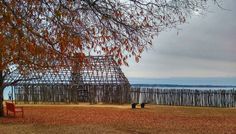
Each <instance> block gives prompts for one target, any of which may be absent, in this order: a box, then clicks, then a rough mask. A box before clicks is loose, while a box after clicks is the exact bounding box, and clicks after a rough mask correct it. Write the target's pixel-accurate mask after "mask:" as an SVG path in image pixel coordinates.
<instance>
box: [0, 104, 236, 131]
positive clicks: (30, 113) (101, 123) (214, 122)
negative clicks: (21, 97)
mask: <svg viewBox="0 0 236 134" xmlns="http://www.w3.org/2000/svg"><path fill="white" fill-rule="evenodd" d="M23 106H24V111H25V117H24V118H21V117H20V114H19V115H18V116H17V118H13V117H4V118H0V133H1V134H32V133H34V134H41V133H42V134H54V133H58V134H60V133H62V134H73V133H79V134H81V133H82V134H83V133H99V134H103V133H112V134H113V133H115V134H116V133H124V134H126V133H136V134H144V133H155V134H156V133H157V134H158V133H160V134H162V133H163V134H166V133H167V134H172V133H173V134H178V133H179V134H182V133H183V134H198V133H200V134H201V133H206V134H209V133H210V134H223V133H229V134H230V133H231V134H235V133H236V109H235V108H202V107H173V106H171V107H170V106H157V105H149V106H147V107H146V108H145V109H140V108H138V109H130V106H129V105H122V106H118V105H85V104H84V105H23Z"/></svg>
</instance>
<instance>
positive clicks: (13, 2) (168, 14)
mask: <svg viewBox="0 0 236 134" xmlns="http://www.w3.org/2000/svg"><path fill="white" fill-rule="evenodd" d="M213 1H215V0H213ZM206 5H207V0H113V1H112V0H68V1H67V0H41V1H38V0H35V1H34V0H1V1H0V29H1V31H0V116H3V104H2V102H3V90H4V88H5V87H6V86H8V85H11V84H13V83H16V82H18V81H20V80H16V81H14V82H12V83H4V79H5V78H6V76H7V75H9V74H10V73H11V71H9V66H10V65H16V66H17V67H18V69H19V70H20V73H21V74H26V73H28V72H30V71H31V69H33V70H39V71H40V70H42V69H45V68H48V69H50V68H51V69H54V70H55V69H58V68H60V67H63V66H67V65H70V63H71V62H74V61H72V60H73V59H76V60H75V61H77V62H79V63H81V62H82V61H83V60H84V57H85V55H89V54H90V53H93V54H94V53H97V54H104V55H113V56H114V58H115V59H116V61H117V63H119V64H120V65H121V64H126V65H127V59H128V58H129V57H135V60H136V61H137V62H138V61H139V58H140V57H141V53H142V52H143V50H144V49H145V48H147V47H148V46H150V45H151V44H152V39H153V37H154V36H155V35H158V33H160V32H161V31H163V30H165V29H167V28H175V27H176V26H177V25H179V24H182V23H184V22H185V21H186V18H187V17H188V16H190V15H191V14H192V12H193V11H196V10H205V9H206Z"/></svg>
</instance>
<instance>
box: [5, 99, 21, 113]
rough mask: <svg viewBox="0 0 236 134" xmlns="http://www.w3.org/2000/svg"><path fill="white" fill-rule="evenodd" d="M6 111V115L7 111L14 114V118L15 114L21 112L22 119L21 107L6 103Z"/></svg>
mask: <svg viewBox="0 0 236 134" xmlns="http://www.w3.org/2000/svg"><path fill="white" fill-rule="evenodd" d="M6 110H7V115H8V111H10V112H13V113H14V117H16V113H17V112H21V113H22V117H24V110H23V107H16V106H15V104H14V103H11V102H6Z"/></svg>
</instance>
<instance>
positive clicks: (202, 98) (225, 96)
mask: <svg viewBox="0 0 236 134" xmlns="http://www.w3.org/2000/svg"><path fill="white" fill-rule="evenodd" d="M130 95H131V101H132V102H139V103H142V102H144V103H152V104H159V105H171V106H204V107H235V106H236V90H192V89H191V90H190V89H158V88H132V89H131V93H130Z"/></svg>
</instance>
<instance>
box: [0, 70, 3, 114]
mask: <svg viewBox="0 0 236 134" xmlns="http://www.w3.org/2000/svg"><path fill="white" fill-rule="evenodd" d="M3 82H4V78H3V72H2V71H1V70H0V117H2V116H4V111H3V90H4V85H3Z"/></svg>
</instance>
